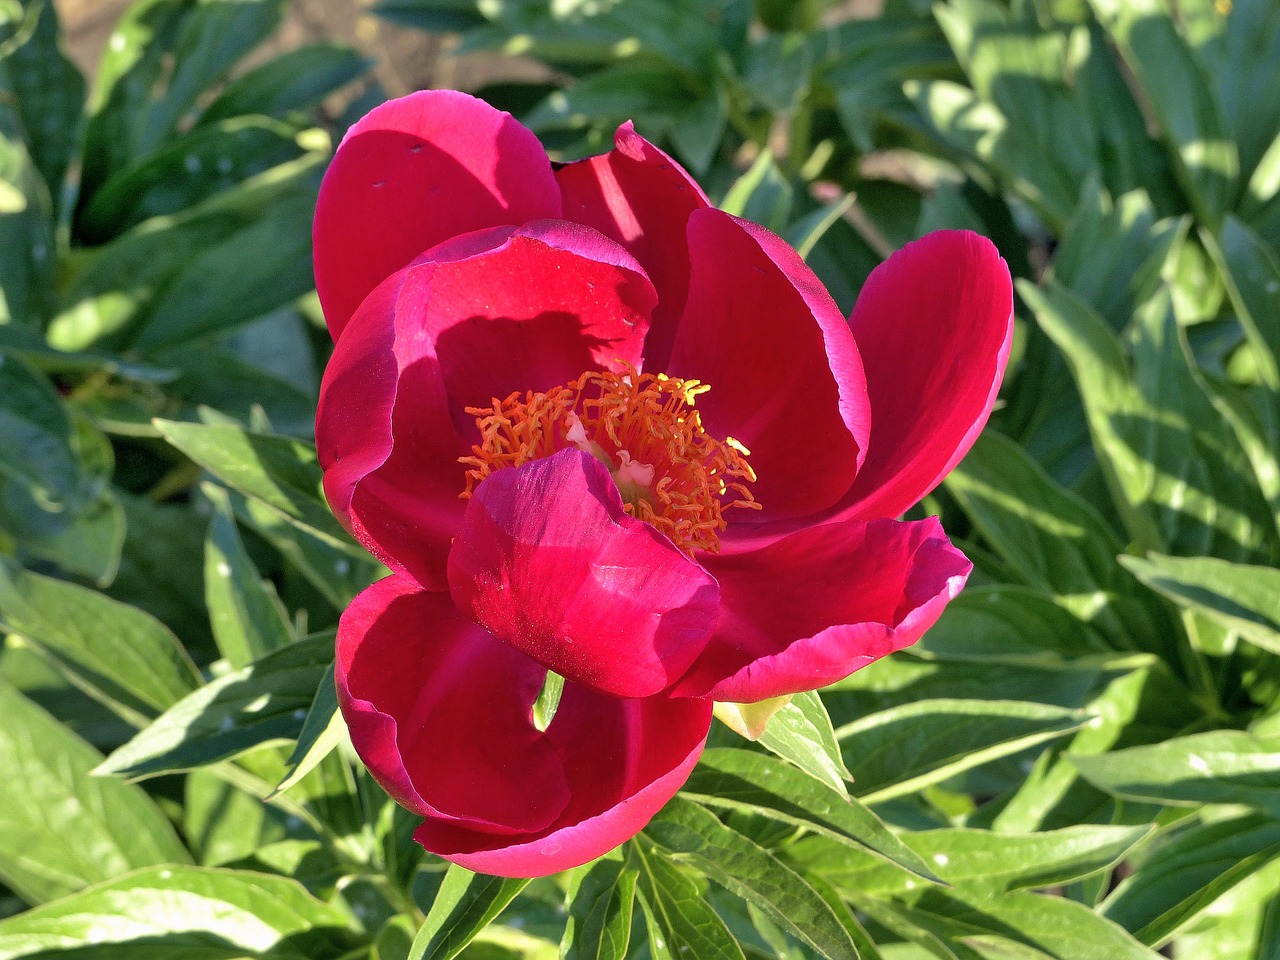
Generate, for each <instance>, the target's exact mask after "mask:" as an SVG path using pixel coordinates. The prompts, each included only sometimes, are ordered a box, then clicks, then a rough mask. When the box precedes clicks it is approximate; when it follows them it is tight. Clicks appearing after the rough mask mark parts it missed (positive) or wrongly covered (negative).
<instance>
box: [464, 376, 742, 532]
mask: <svg viewBox="0 0 1280 960" xmlns="http://www.w3.org/2000/svg"><path fill="white" fill-rule="evenodd" d="M710 389H711V388H710V386H708V385H707V384H704V383H701V382H700V381H697V380H685V379H681V378H679V377H668V376H666V375H665V374H661V373H658V374H651V373H638V372H637V371H636V370H635V369H634V368H633V367H631V366H630V365H627V366H626V367H625V372H623V373H614V372H611V371H588V372H586V373H584V374H582V376H580V377H578V379H577V380H574V381H572V382H570V383H567V384H565V385H564V386H560V387H555V388H553V389H551V390H548V391H545V392H535V391H532V390H531V391H528V392H527V393H525V394H523V395H521V394H520V393H518V392H517V393H512V394H511V395H510V396H508V397H506V398H505V399H501V400H500V399H498V398H496V397H495V398H493V399H492V401H491V405H490V406H488V407H467V408H466V412H467V413H468V414H470V415H471V416H473V417H475V418H476V426H477V427H478V428H479V430H480V442H479V443H478V444H476V445H474V446H473V447H472V448H471V456H468V457H460V458H459V462H461V463H462V464H463V466H465V467H466V468H467V470H466V489H464V490H463V491H462V493H461V494H460V496H462V497H463V498H468V497H470V496H471V494H472V493H473V492H474V491H475V489H476V487H477V486H479V485H480V483H481V482H482V481H483V480H484V479H485V477H487V476H489V475H490V474H491V473H494V472H496V471H498V470H502V469H504V468H506V467H518V466H522V465H523V464H526V463H528V462H530V461H532V460H539V459H542V458H543V457H549V456H551V455H552V454H553V453H556V452H558V451H560V450H564V449H567V448H570V447H576V448H577V449H579V450H581V451H582V452H583V453H586V454H589V455H590V456H592V457H594V458H595V459H596V460H598V461H600V463H602V464H603V465H604V466H605V467H606V468H607V469H608V471H609V474H610V476H612V477H613V481H614V483H615V484H616V485H617V487H618V492H619V494H621V496H622V501H623V506H624V508H625V509H626V511H627V513H628V514H629V515H630V516H633V517H635V518H637V519H638V520H643V521H644V522H646V523H648V524H650V525H652V526H653V527H654V528H655V529H657V530H658V531H660V532H661V533H663V534H665V535H666V536H667V537H668V538H669V539H670V540H671V542H672V543H674V544H675V545H676V546H677V547H679V548H680V549H681V550H683V551H684V552H685V553H687V554H690V555H692V554H693V553H694V552H695V551H697V550H706V551H710V552H713V553H714V552H718V551H719V549H720V535H721V534H722V533H723V532H724V530H725V529H726V527H727V526H728V520H727V519H726V517H725V511H726V510H728V509H731V508H740V509H747V510H759V509H760V504H759V503H757V502H756V500H755V498H754V497H753V496H752V494H751V490H750V487H749V486H748V485H749V484H750V483H752V482H753V481H754V480H755V479H756V475H755V471H753V470H752V469H751V465H750V464H749V463H748V462H747V457H748V456H749V455H750V451H749V450H747V448H746V447H744V446H743V445H742V444H741V443H739V442H738V441H737V440H734V439H733V438H732V437H725V438H724V439H723V440H720V439H717V438H716V437H713V436H711V435H710V434H708V433H707V432H706V430H705V429H703V426H702V417H701V415H700V414H699V412H698V410H697V409H696V408H695V403H696V401H697V398H698V397H699V396H701V395H702V394H704V393H706V392H707V391H708V390H710Z"/></svg>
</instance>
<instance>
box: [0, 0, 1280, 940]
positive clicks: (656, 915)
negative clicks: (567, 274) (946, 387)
mask: <svg viewBox="0 0 1280 960" xmlns="http://www.w3.org/2000/svg"><path fill="white" fill-rule="evenodd" d="M73 6H74V5H71V4H68V5H64V6H63V10H64V11H66V10H71V9H72V7H73ZM855 6H856V9H855ZM855 6H851V5H847V4H831V3H825V2H823V0H803V2H793V3H788V2H779V0H757V2H755V3H750V2H748V0H541V2H540V0H379V2H377V3H375V4H373V6H372V8H371V10H369V11H367V13H368V15H369V16H370V17H374V16H376V17H379V18H381V19H380V20H378V21H375V20H372V19H365V20H362V21H358V23H360V24H364V26H359V27H357V29H356V32H355V37H354V39H355V40H356V41H357V43H359V44H360V45H361V47H362V49H363V50H364V51H365V52H370V51H373V52H376V53H378V54H386V55H387V57H389V58H390V59H389V60H388V59H381V60H380V61H379V62H375V61H374V60H371V59H369V58H366V57H364V56H362V55H361V54H360V53H359V52H358V51H355V50H353V49H351V48H349V47H347V46H345V45H343V44H342V43H335V42H332V41H331V40H320V41H319V42H310V43H306V44H304V45H302V46H298V45H297V44H296V43H293V42H291V41H289V40H288V37H289V34H288V31H287V30H286V32H285V34H283V37H284V42H282V40H281V37H282V35H281V34H280V30H281V24H282V23H283V22H284V19H285V16H286V14H287V13H288V12H289V8H288V6H287V5H286V4H284V3H283V2H280V0H141V2H137V3H133V4H131V5H129V7H128V9H127V11H126V12H125V13H124V17H123V19H122V20H121V21H120V22H119V23H118V24H116V25H115V27H114V29H113V32H112V33H111V34H110V36H109V38H107V40H106V45H105V49H104V50H103V53H102V56H101V59H100V61H99V63H98V65H97V68H96V75H94V76H92V77H90V78H86V77H85V76H84V75H83V74H82V73H81V72H80V70H79V69H78V68H77V67H76V66H75V65H74V64H73V63H72V61H71V60H69V59H68V58H67V57H66V56H64V52H63V50H64V46H63V44H62V40H61V38H60V31H59V26H58V23H57V19H56V16H55V13H56V11H55V9H54V8H53V7H51V6H49V5H48V4H47V3H44V2H41V0H22V2H19V0H0V291H3V299H2V300H0V626H2V627H3V630H4V633H5V642H4V648H3V655H2V656H0V717H2V718H3V721H2V722H0V778H2V779H3V782H4V783H5V789H4V791H3V792H0V881H2V882H3V889H2V890H0V917H2V918H0V958H7V957H32V956H59V957H83V958H86V960H88V958H94V960H98V958H108V960H109V958H111V957H155V958H158V960H160V958H169V957H174V958H178V957H182V958H187V957H200V958H231V957H243V956H254V957H270V958H297V957H307V958H327V957H334V958H338V957H343V958H357V957H378V958H397V960H399V958H403V957H408V956H412V957H414V958H418V957H452V956H458V955H462V956H465V957H473V958H503V960H507V958H519V957H523V958H542V957H552V956H562V957H575V958H576V957H587V956H590V957H593V958H605V957H614V958H621V957H637V958H644V957H651V958H654V960H662V958H667V957H672V958H682V957H683V958H688V957H697V958H700V960H701V958H744V960H745V958H747V957H750V958H752V960H755V958H768V957H774V958H779V960H792V958H802V957H856V956H861V957H863V958H867V960H875V958H883V960H917V958H926V957H929V958H943V960H952V958H956V960H975V958H981V960H1043V958H1045V957H1049V958H1058V960H1076V958H1079V960H1095V958H1099V957H1106V958H1129V957H1133V958H1143V957H1153V956H1156V955H1158V954H1157V951H1158V952H1160V953H1163V954H1165V955H1173V956H1180V957H1195V958H1201V957H1204V958H1224V960H1237V958H1241V960H1255V958H1256V960H1263V958H1274V957H1277V956H1280V906H1278V904H1280V897H1278V896H1277V891H1278V889H1280V801H1278V800H1277V798H1278V797H1280V789H1277V788H1278V787H1280V720H1278V719H1277V715H1278V714H1280V710H1278V707H1280V702H1278V697H1280V660H1278V659H1277V653H1280V570H1277V562H1278V561H1280V465H1278V464H1277V451H1280V364H1278V362H1277V358H1278V357H1280V253H1278V249H1280V100H1277V99H1276V97H1275V95H1274V91H1275V90H1277V89H1280V7H1277V6H1276V5H1275V4H1274V3H1272V2H1270V0H1236V2H1235V3H1234V4H1232V3H1231V2H1229V0H1216V2H1208V0H1178V2H1177V3H1174V2H1173V0H939V2H936V3H928V2H923V0H886V2H885V4H884V6H883V8H882V9H880V10H878V11H872V10H867V9H865V8H864V7H863V6H862V5H855ZM298 9H303V7H299V8H298ZM330 9H331V8H330ZM872 13H873V14H874V15H872V16H867V14H872ZM853 14H858V16H854V15H853ZM371 24H382V25H373V26H370V25H371ZM386 24H395V25H396V27H395V32H393V29H392V27H390V26H386ZM295 26H296V21H295ZM273 38H274V39H273ZM388 38H392V39H391V41H390V42H384V41H387V39H388ZM406 38H409V39H406ZM413 38H416V39H413ZM264 44H269V45H267V46H264ZM398 45H402V46H398ZM409 49H417V50H423V49H425V50H426V51H427V52H428V53H430V54H433V55H434V54H436V53H443V52H448V53H449V54H450V55H456V56H459V57H462V59H455V60H448V61H441V63H444V64H445V65H443V66H438V65H437V66H433V67H432V69H433V70H439V71H444V75H443V79H442V77H441V76H433V77H432V78H431V79H434V80H435V81H436V82H453V83H460V84H465V85H470V86H475V85H481V89H480V91H479V92H480V93H482V95H484V96H486V97H487V98H489V99H490V100H491V101H492V102H494V103H496V104H497V105H499V106H502V107H504V108H506V109H510V110H512V111H513V112H515V113H516V114H517V115H519V116H520V117H521V118H522V119H524V120H525V122H526V123H528V124H530V125H531V126H533V127H534V129H535V130H537V131H538V133H539V134H540V136H542V138H543V139H544V141H545V142H546V143H548V145H549V146H550V147H552V148H553V149H555V150H557V151H558V152H559V155H560V156H563V157H566V158H567V157H573V156H580V155H583V154H586V153H590V152H596V151H599V150H602V149H604V148H606V146H607V145H608V142H609V136H610V135H611V132H612V129H613V127H614V126H616V124H617V123H618V122H620V121H621V120H623V119H627V118H633V119H634V120H635V121H636V125H637V128H638V129H640V130H641V132H643V133H644V134H646V135H647V136H650V137H652V138H654V139H656V140H658V141H659V142H661V143H662V144H663V145H664V146H666V147H667V148H668V149H670V150H671V151H672V152H674V153H675V154H676V155H677V156H678V157H679V158H680V159H681V160H682V161H683V162H684V163H685V164H686V165H688V166H689V167H690V169H692V170H694V171H695V172H696V173H697V175H698V176H699V178H700V179H701V181H702V182H703V183H704V184H705V185H706V187H707V189H708V191H709V192H710V193H711V194H712V196H713V198H714V199H716V200H717V201H718V202H719V203H720V204H721V205H722V206H723V207H725V208H726V209H729V210H731V211H733V212H739V213H743V214H745V215H747V216H749V217H751V218H752V219H755V220H758V221H760V222H762V223H764V224H766V225H768V226H770V227H771V228H773V229H775V230H777V231H779V232H781V233H783V234H784V235H786V236H787V237H788V238H789V239H791V240H792V242H793V243H795V244H796V245H797V247H798V248H799V249H800V250H801V251H802V252H803V253H804V254H805V256H806V257H807V258H808V260H809V262H810V264H811V265H812V266H813V267H814V269H815V270H816V271H817V272H818V273H819V274H820V275H821V276H822V278H823V279H824V281H825V282H826V283H827V284H828V286H829V287H830V289H831V290H832V292H833V294H834V295H835V296H836V298H837V300H838V301H840V303H841V304H842V306H844V307H845V308H846V309H848V307H849V306H851V304H852V301H853V298H854V297H855V295H856V292H857V289H858V287H859V286H860V284H861V282H862V280H863V279H864V278H865V276H866V274H867V273H868V272H869V271H870V269H872V267H873V266H874V265H875V264H876V263H877V262H879V260H880V259H882V258H883V256H885V255H886V254H887V253H888V252H889V251H890V250H892V249H894V248H895V247H897V246H899V245H901V244H903V243H905V242H907V241H908V240H910V239H911V238H913V237H915V236H918V235H919V234H921V233H923V232H925V231H927V230H930V229H935V228H937V227H943V226H952V227H955V226H963V227H972V228H974V229H977V230H979V231H981V232H983V233H985V234H987V235H989V236H991V237H993V238H994V239H995V240H996V242H997V243H998V245H999V246H1000V248H1001V251H1002V253H1003V254H1004V256H1005V257H1006V258H1007V259H1008V261H1009V263H1010V265H1011V267H1012V269H1013V270H1014V272H1015V275H1016V276H1017V282H1018V293H1019V302H1018V307H1017V311H1018V335H1017V340H1016V344H1015V356H1014V359H1013V362H1012V364H1011V367H1010V374H1009V376H1008V377H1007V379H1006V384H1005V388H1004V390H1003V392H1002V395H1001V404H1000V407H999V409H998V410H997V412H996V414H995V416H994V417H993V420H992V425H991V427H990V428H989V429H988V431H987V432H986V433H985V434H984V436H983V438H982V439H981V440H980V442H979V443H978V445H977V446H976V447H975V448H974V450H973V452H972V453H971V454H970V455H969V456H968V457H967V458H966V460H965V461H964V463H963V464H962V465H961V466H960V468H959V469H957V471H956V472H955V473H954V474H953V475H952V477H951V478H950V479H948V481H947V482H946V483H945V485H944V486H943V487H942V488H940V489H939V490H938V491H937V492H936V493H935V495H934V496H932V497H930V498H929V500H927V501H926V503H925V504H923V505H922V506H921V507H918V508H916V511H915V512H928V513H940V514H941V515H942V516H943V518H944V522H945V524H946V526H947V529H948V530H949V531H951V532H952V534H953V535H954V536H956V537H958V539H960V540H961V541H962V542H963V546H964V549H965V550H966V552H968V553H969V555H970V556H971V557H973V558H974V560H975V562H976V563H977V566H978V570H977V572H976V574H975V576H974V578H973V579H972V580H971V584H970V587H969V589H968V590H967V591H966V592H965V594H964V595H962V597H961V598H960V599H959V600H957V601H956V602H955V603H953V604H952V606H951V607H950V608H949V610H948V612H947V614H946V615H945V616H944V618H943V620H942V621H941V622H940V623H939V624H938V626H937V628H935V629H934V630H933V631H932V632H931V633H930V634H929V635H928V636H927V637H926V638H925V640H923V641H922V642H921V643H920V644H919V645H917V646H916V647H915V648H913V649H912V650H909V651H906V652H904V653H901V654H897V655H895V656H893V657H891V658H889V659H888V660H886V661H883V662H881V663H878V664H876V665H874V666H872V667H870V668H867V669H865V670H863V671H861V672H859V673H857V674H855V675H854V676H852V677H850V678H849V679H848V680H846V681H844V682H842V683H839V684H836V685H835V686H833V687H831V688H828V689H827V690H824V691H823V692H822V693H821V696H816V695H815V696H810V697H801V698H797V699H796V700H795V701H793V703H792V704H791V705H790V706H788V707H787V708H786V709H785V710H784V711H783V712H782V713H780V714H779V715H778V717H777V718H776V719H775V721H774V723H773V725H771V727H770V730H769V732H768V733H767V734H766V736H765V737H764V738H762V739H761V741H759V742H758V743H757V744H750V743H747V742H745V741H743V740H740V739H738V738H737V737H736V736H735V735H733V734H731V733H729V732H728V731H727V730H725V729H724V728H721V727H718V726H717V727H716V728H715V729H714V730H713V733H712V742H711V749H709V750H708V752H707V754H706V757H705V759H704V761H703V762H702V763H701V764H700V766H699V767H698V769H697V770H696V771H695V773H694V775H693V777H692V778H691V780H690V782H689V784H688V786H687V788H686V789H685V791H683V793H682V794H681V796H680V797H679V798H677V800H675V801H673V802H672V803H671V804H670V805H668V807H667V808H666V809H665V810H664V811H663V812H662V813H661V814H660V815H659V816H658V817H657V818H656V819H655V821H654V822H653V824H652V825H651V826H650V827H649V828H648V829H647V830H646V831H645V832H644V833H643V834H642V835H641V836H640V837H639V838H637V839H636V840H635V841H633V842H631V843H629V844H627V845H625V846H624V847H623V848H621V849H620V850H619V851H617V852H616V853H615V854H612V855H611V856H610V857H608V858H605V859H604V860H602V861H600V862H599V863H597V864H595V865H592V866H589V867H585V868H581V869H579V870H576V871H573V872H571V873H569V874H567V875H564V876H561V877H555V878H548V879H545V880H539V881H535V882H533V883H527V882H525V881H498V880H492V879H489V878H484V877H476V876H473V875H470V874H467V873H466V872H465V871H461V870H459V869H457V868H450V869H449V870H447V871H446V870H445V869H444V865H443V864H442V863H441V862H440V861H438V860H436V859H434V858H431V857H423V856H421V855H420V851H419V850H418V849H417V848H416V847H415V846H414V845H413V844H412V843H411V842H410V840H409V835H410V833H411V831H412V828H413V826H414V824H413V822H412V819H411V818H410V817H408V816H407V815H405V814H403V813H402V812H401V811H399V810H398V809H397V808H395V806H394V805H392V804H390V803H389V802H388V801H387V800H386V798H385V796H384V795H383V794H382V793H381V791H380V790H379V789H378V788H377V787H376V785H374V784H373V783H372V782H371V781H370V780H369V779H368V777H367V776H366V775H365V774H364V773H363V771H362V770H361V768H360V767H359V765H358V763H355V762H353V758H352V756H351V755H350V752H349V749H348V748H347V746H346V745H345V743H344V732H343V730H342V727H341V722H340V720H339V719H337V718H336V717H335V709H334V694H333V688H332V682H331V674H330V669H329V665H330V662H331V657H332V652H331V644H332V628H333V625H334V623H335V621H336V617H337V614H338V612H339V611H340V610H341V609H342V608H343V606H344V605H345V603H346V602H347V601H348V600H349V599H350V598H351V597H352V596H353V595H354V593H355V592H357V591H358V590H359V589H360V588H361V587H362V586H363V585H365V584H367V583H368V582H370V581H371V580H372V579H375V578H376V577H377V576H378V575H379V573H380V570H379V568H378V567H377V565H376V564H374V563H373V562H372V561H370V560H369V559H368V558H367V556H365V555H364V554H363V552H362V551H361V550H360V549H359V548H357V547H356V546H355V545H354V544H353V543H352V542H351V541H350V540H349V538H348V537H347V536H346V534H345V533H344V532H343V531H342V530H341V528H340V527H338V525H337V524H336V522H335V521H334V520H333V519H332V517H331V515H330V514H329V512H328V510H327V508H326V507H325V505H324V503H323V501H322V499H321V498H320V496H319V492H318V468H317V467H316V465H315V458H314V450H313V449H312V447H311V445H310V442H309V434H310V431H311V420H312V416H313V414H314V405H315V391H316V386H317V383H318V376H319V372H320V370H321V369H322V368H323V363H324V359H325V356H326V350H327V349H328V343H327V338H326V336H325V334H324V333H323V325H322V323H321V322H320V318H319V316H318V311H317V307H316V303H315V300H314V295H313V294H312V293H311V276H310V266H309V264H310V248H309V243H310V241H309V236H310V231H309V223H310V217H311V209H312V205H313V203H314V196H315V189H316V185H317V183H318V180H319V176H320V174H321V172H322V170H323V167H324V164H325V162H326V161H327V158H328V156H329V154H330V152H331V149H332V145H333V144H334V143H335V142H336V140H337V138H338V137H340V136H341V133H342V131H343V130H344V129H345V126H346V124H347V123H349V122H350V121H351V120H352V119H353V118H354V117H356V116H358V115H359V114H360V113H361V112H363V110H365V109H367V108H368V107H369V106H371V105H373V104H374V103H377V102H379V101H380V100H382V99H383V98H385V96H387V95H388V93H390V94H394V93H399V92H403V90H401V89H396V88H395V86H396V84H398V83H404V82H405V76H406V74H405V72H404V70H403V69H400V70H399V71H398V70H397V68H396V67H395V62H396V61H395V58H396V57H397V56H399V57H404V56H405V53H404V51H405V50H409ZM511 53H518V54H520V56H521V57H522V58H523V59H522V60H520V61H518V62H513V61H509V60H501V61H495V60H493V59H491V57H492V55H494V54H511ZM477 54H483V55H486V56H488V57H490V59H486V60H483V61H475V60H471V59H467V58H469V57H473V56H475V55H477ZM431 62H432V63H433V64H434V63H436V61H434V60H432V61H431ZM477 62H479V63H481V64H482V65H481V66H477V65H476V64H477ZM402 63H403V61H402ZM495 63H497V64H499V65H500V68H499V70H498V72H497V73H496V74H495V73H494V72H493V71H494V69H495V67H494V65H495ZM426 79H428V78H427V77H425V76H422V75H419V76H418V77H415V79H414V83H415V84H416V83H418V82H424V81H425V80H426ZM489 81H496V82H489ZM850 775H851V776H852V780H850Z"/></svg>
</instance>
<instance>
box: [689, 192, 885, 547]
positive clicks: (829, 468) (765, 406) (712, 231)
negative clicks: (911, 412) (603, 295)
mask: <svg viewBox="0 0 1280 960" xmlns="http://www.w3.org/2000/svg"><path fill="white" fill-rule="evenodd" d="M689 245H690V250H691V252H692V257H693V274H692V282H691V284H690V293H689V302H688V304H687V306H686V308H685V314H684V318H683V319H682V320H681V321H680V327H679V330H678V332H677V336H676V342H675V346H674V348H673V351H672V357H671V364H670V368H669V370H668V371H667V372H669V373H672V374H675V375H678V376H681V377H685V378H694V379H698V380H702V381H703V382H705V383H707V384H709V385H710V386H711V390H710V392H708V393H707V394H705V395H704V396H701V397H699V398H698V409H699V410H701V411H702V418H703V423H704V424H705V426H706V427H707V429H708V432H710V433H712V434H713V435H715V436H719V437H724V436H726V435H728V436H732V437H734V438H735V439H737V440H739V441H741V442H742V443H743V444H745V445H746V446H747V447H748V448H749V449H750V450H751V456H750V458H749V460H750V462H751V466H752V467H753V468H754V469H755V472H756V474H757V475H758V476H759V480H758V481H757V482H756V483H755V484H753V485H752V488H751V489H752V492H753V493H754V494H755V497H756V499H757V500H758V501H760V503H761V504H763V507H764V509H763V510H761V511H758V512H753V513H751V514H748V513H747V512H746V511H733V519H732V521H731V526H730V528H729V531H728V534H729V535H730V536H732V535H734V534H736V533H738V532H740V531H741V530H742V528H747V529H749V528H750V527H751V526H752V525H753V522H761V521H769V520H774V519H778V518H782V517H788V516H804V515H808V514H812V513H814V512H816V511H818V510H821V509H822V508H824V507H829V506H831V505H832V504H834V503H835V502H836V501H837V500H838V499H839V498H840V497H841V496H842V495H844V494H845V493H846V492H847V491H848V490H849V486H850V485H851V484H852V483H853V479H854V476H855V475H856V473H857V470H858V464H859V463H860V462H861V458H862V451H863V449H864V448H865V446H866V439H867V434H868V432H869V429H870V425H869V419H868V413H867V395H866V385H865V383H864V380H863V374H862V362H861V360H859V358H858V350H857V348H856V346H855V345H854V342H853V338H852V337H851V336H850V335H849V329H848V326H847V324H846V323H845V321H844V318H843V316H841V314H840V310H839V308H838V307H837V306H836V304H835V301H833V300H832V299H831V297H830V295H829V294H828V293H827V291H826V290H825V289H824V288H823V286H822V284H821V282H820V281H819V280H818V278H817V277H815V276H814V275H813V272H812V271H811V270H810V269H809V268H808V267H806V266H805V265H804V263H803V262H802V261H801V259H800V257H799V255H798V254H797V253H796V252H795V251H794V250H792V249H791V247H789V246H787V244H786V243H785V242H783V241H782V240H781V239H779V238H778V237H776V236H774V235H773V234H771V233H770V232H769V231H767V230H765V229H764V228H763V227H759V226H757V225H755V224H753V223H749V222H747V221H745V220H739V219H737V218H736V217H731V216H729V215H728V214H726V213H722V212H720V211H718V210H703V211H698V212H696V213H694V214H693V216H692V217H691V218H690V220H689ZM735 527H736V528H738V529H737V530H735Z"/></svg>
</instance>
